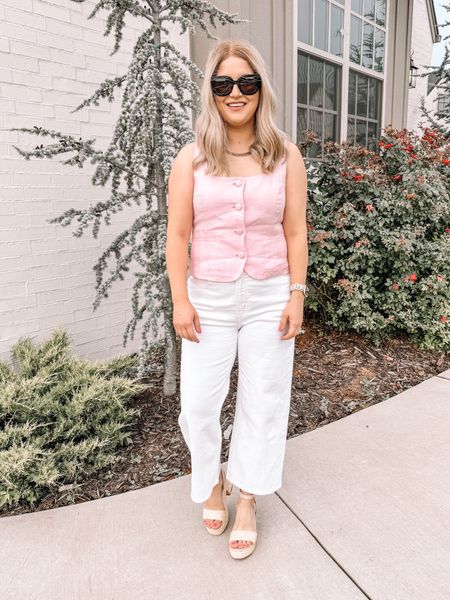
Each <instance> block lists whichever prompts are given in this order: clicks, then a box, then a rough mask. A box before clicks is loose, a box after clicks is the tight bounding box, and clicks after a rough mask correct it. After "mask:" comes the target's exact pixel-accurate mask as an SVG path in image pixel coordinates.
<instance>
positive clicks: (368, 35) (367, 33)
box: [362, 23, 374, 69]
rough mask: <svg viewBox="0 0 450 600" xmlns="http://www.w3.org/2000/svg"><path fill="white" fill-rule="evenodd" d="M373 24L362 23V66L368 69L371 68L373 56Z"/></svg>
mask: <svg viewBox="0 0 450 600" xmlns="http://www.w3.org/2000/svg"><path fill="white" fill-rule="evenodd" d="M373 29H374V28H373V25H370V24H369V23H364V38H363V39H364V41H363V48H364V49H363V61H362V64H363V67H367V68H368V69H371V68H372V57H373V43H374V39H373V36H374V34H373Z"/></svg>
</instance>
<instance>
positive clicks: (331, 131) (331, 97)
mask: <svg viewBox="0 0 450 600" xmlns="http://www.w3.org/2000/svg"><path fill="white" fill-rule="evenodd" d="M297 65H298V77H297V139H299V140H302V141H303V139H304V135H303V132H304V131H305V129H312V130H313V131H315V132H316V134H317V135H318V136H319V137H320V139H321V142H322V143H323V142H325V141H327V140H336V139H337V138H338V125H339V124H338V102H339V98H340V93H339V87H340V72H341V69H340V67H338V66H337V65H334V64H333V63H330V62H327V61H325V60H322V59H317V58H314V57H312V56H308V55H307V54H305V53H304V52H300V51H299V52H298V62H297ZM322 143H321V144H320V145H319V144H314V145H312V146H311V147H309V149H308V156H309V157H310V158H321V157H322Z"/></svg>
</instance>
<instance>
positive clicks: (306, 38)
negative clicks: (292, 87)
mask: <svg viewBox="0 0 450 600" xmlns="http://www.w3.org/2000/svg"><path fill="white" fill-rule="evenodd" d="M295 1H296V2H297V15H298V18H297V140H298V141H302V140H304V131H305V129H313V130H314V131H315V132H316V134H317V135H318V136H319V138H320V139H321V143H320V144H316V145H314V146H310V147H309V148H308V151H307V156H308V157H309V158H312V159H320V158H322V157H323V153H322V144H323V142H325V141H326V140H334V141H337V142H339V141H343V140H348V141H350V142H352V143H354V144H362V145H364V146H366V147H368V148H373V149H374V148H375V147H376V144H377V140H378V137H379V134H380V129H381V118H382V104H383V102H382V98H383V84H384V71H385V68H384V67H385V46H386V0H295Z"/></svg>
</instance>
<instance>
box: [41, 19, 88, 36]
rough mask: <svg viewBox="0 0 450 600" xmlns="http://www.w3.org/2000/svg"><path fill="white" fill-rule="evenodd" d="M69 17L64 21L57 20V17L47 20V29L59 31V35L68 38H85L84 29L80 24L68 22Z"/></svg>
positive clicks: (51, 31)
mask: <svg viewBox="0 0 450 600" xmlns="http://www.w3.org/2000/svg"><path fill="white" fill-rule="evenodd" d="M68 20H69V19H67V21H66V20H64V21H57V20H55V19H48V20H47V31H48V32H49V33H57V34H58V35H62V36H64V37H65V38H67V40H70V39H77V40H82V39H83V29H82V28H81V27H78V25H73V24H72V23H69V22H68Z"/></svg>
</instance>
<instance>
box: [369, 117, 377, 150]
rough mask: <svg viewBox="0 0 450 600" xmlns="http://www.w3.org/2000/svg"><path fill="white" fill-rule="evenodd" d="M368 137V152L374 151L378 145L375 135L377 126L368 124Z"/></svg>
mask: <svg viewBox="0 0 450 600" xmlns="http://www.w3.org/2000/svg"><path fill="white" fill-rule="evenodd" d="M367 134H368V137H367V147H368V148H369V150H376V149H377V145H378V134H377V124H376V123H370V122H369V124H368V132H367Z"/></svg>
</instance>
